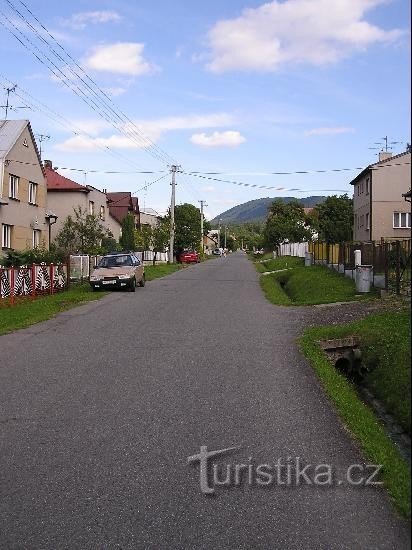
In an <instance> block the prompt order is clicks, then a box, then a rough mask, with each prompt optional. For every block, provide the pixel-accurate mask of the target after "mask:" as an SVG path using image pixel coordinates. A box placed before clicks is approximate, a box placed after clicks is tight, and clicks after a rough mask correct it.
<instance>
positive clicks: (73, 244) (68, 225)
mask: <svg viewBox="0 0 412 550" xmlns="http://www.w3.org/2000/svg"><path fill="white" fill-rule="evenodd" d="M110 235H111V234H110V233H109V232H108V231H107V230H106V229H105V228H104V227H103V226H102V224H101V222H100V219H99V218H98V217H97V216H95V215H94V214H88V213H87V211H86V210H83V209H82V208H81V207H78V208H74V216H67V218H66V219H65V221H64V224H63V227H62V228H61V230H60V231H59V234H58V235H57V237H56V245H57V247H58V248H60V249H62V250H63V251H64V252H65V253H68V254H72V253H73V252H79V253H81V254H98V253H100V252H101V243H102V239H103V238H104V237H107V236H110Z"/></svg>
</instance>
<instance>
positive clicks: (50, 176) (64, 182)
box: [45, 166, 89, 193]
mask: <svg viewBox="0 0 412 550" xmlns="http://www.w3.org/2000/svg"><path fill="white" fill-rule="evenodd" d="M45 171H46V181H47V190H48V191H80V192H83V193H88V192H89V190H88V189H87V187H85V186H84V185H80V183H76V182H75V181H73V180H69V178H65V177H64V176H61V175H60V174H59V173H58V172H56V170H53V168H50V167H49V166H46V167H45Z"/></svg>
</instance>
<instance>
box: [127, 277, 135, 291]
mask: <svg viewBox="0 0 412 550" xmlns="http://www.w3.org/2000/svg"><path fill="white" fill-rule="evenodd" d="M129 288H130V292H136V279H135V278H134V277H133V279H132V280H131V281H130V287H129Z"/></svg>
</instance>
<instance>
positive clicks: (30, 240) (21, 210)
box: [0, 120, 50, 252]
mask: <svg viewBox="0 0 412 550" xmlns="http://www.w3.org/2000/svg"><path fill="white" fill-rule="evenodd" d="M47 214H48V212H47V210H46V180H45V173H44V169H43V167H42V163H41V159H40V155H39V151H38V149H37V145H36V141H35V139H34V136H33V132H32V129H31V126H30V122H29V121H28V120H3V121H1V122H0V227H1V235H0V238H1V248H2V251H4V252H6V251H8V250H24V249H27V248H36V247H40V246H42V247H45V248H46V247H48V245H49V242H48V221H49V220H50V218H49V217H48V216H47Z"/></svg>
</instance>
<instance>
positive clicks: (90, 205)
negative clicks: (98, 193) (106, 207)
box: [89, 201, 94, 216]
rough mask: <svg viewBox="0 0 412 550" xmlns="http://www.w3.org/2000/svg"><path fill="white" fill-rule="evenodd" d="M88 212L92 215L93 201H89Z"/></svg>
mask: <svg viewBox="0 0 412 550" xmlns="http://www.w3.org/2000/svg"><path fill="white" fill-rule="evenodd" d="M89 214H90V215H91V216H93V215H94V201H89Z"/></svg>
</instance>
